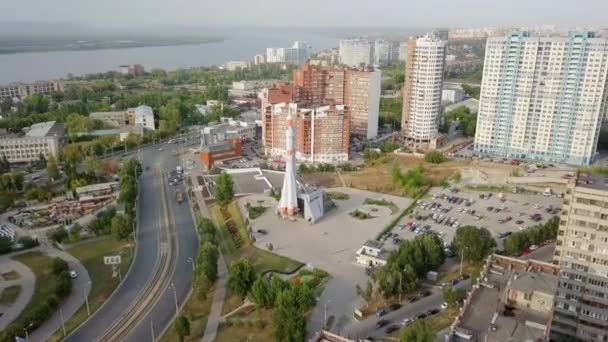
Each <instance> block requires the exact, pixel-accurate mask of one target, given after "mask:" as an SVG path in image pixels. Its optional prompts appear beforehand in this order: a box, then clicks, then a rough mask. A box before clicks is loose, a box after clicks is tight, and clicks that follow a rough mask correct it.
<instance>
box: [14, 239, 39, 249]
mask: <svg viewBox="0 0 608 342" xmlns="http://www.w3.org/2000/svg"><path fill="white" fill-rule="evenodd" d="M17 242H18V243H20V244H22V245H23V249H29V248H34V247H37V246H39V245H40V243H39V242H38V240H36V239H32V238H31V237H29V236H22V237H20V238H19V240H17Z"/></svg>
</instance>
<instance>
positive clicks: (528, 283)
mask: <svg viewBox="0 0 608 342" xmlns="http://www.w3.org/2000/svg"><path fill="white" fill-rule="evenodd" d="M511 288H513V289H515V290H518V291H526V292H532V291H540V292H543V293H549V294H551V295H553V294H554V293H555V291H556V290H557V276H555V275H552V274H547V273H540V272H523V273H518V274H517V278H515V277H514V279H513V281H512V282H511Z"/></svg>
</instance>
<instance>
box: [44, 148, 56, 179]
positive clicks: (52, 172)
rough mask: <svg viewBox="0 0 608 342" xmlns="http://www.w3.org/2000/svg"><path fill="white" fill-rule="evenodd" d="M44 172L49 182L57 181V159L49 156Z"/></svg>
mask: <svg viewBox="0 0 608 342" xmlns="http://www.w3.org/2000/svg"><path fill="white" fill-rule="evenodd" d="M46 171H47V173H48V175H49V178H50V179H51V181H55V180H57V179H59V168H58V167H57V159H55V156H54V155H52V154H51V156H50V157H49V160H47V162H46Z"/></svg>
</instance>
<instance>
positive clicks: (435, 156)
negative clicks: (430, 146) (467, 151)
mask: <svg viewBox="0 0 608 342" xmlns="http://www.w3.org/2000/svg"><path fill="white" fill-rule="evenodd" d="M424 161H426V162H428V163H431V164H441V163H443V162H444V161H445V156H444V155H443V153H441V152H439V151H430V152H427V153H425V154H424Z"/></svg>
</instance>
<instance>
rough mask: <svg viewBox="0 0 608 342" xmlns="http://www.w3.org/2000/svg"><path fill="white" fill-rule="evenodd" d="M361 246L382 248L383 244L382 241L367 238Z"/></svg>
mask: <svg viewBox="0 0 608 342" xmlns="http://www.w3.org/2000/svg"><path fill="white" fill-rule="evenodd" d="M363 246H365V247H369V248H375V249H382V247H383V246H384V244H383V243H382V242H380V241H376V240H367V241H365V243H364V244H363Z"/></svg>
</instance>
